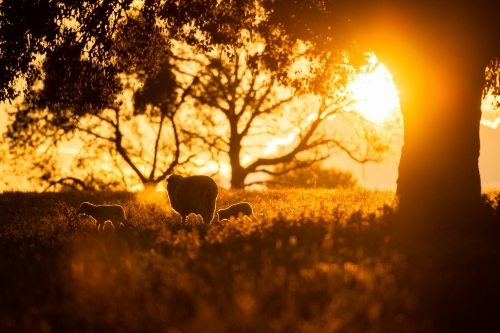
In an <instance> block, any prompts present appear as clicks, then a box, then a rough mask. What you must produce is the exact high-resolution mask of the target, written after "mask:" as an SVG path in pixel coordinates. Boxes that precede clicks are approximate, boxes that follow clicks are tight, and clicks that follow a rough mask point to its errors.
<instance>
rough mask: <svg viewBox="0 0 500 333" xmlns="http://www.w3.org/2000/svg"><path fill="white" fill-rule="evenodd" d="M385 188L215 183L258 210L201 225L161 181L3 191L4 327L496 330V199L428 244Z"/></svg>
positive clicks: (0, 265)
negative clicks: (108, 216)
mask: <svg viewBox="0 0 500 333" xmlns="http://www.w3.org/2000/svg"><path fill="white" fill-rule="evenodd" d="M488 195H489V197H490V198H496V196H497V195H498V193H489V194H488ZM392 198H393V193H392V192H373V191H365V190H354V191H334V190H292V191H285V190H280V191H264V192H244V191H222V192H221V193H220V195H219V197H218V200H217V209H219V208H225V207H227V206H229V205H231V204H234V203H237V202H240V201H248V202H250V203H251V204H252V206H253V207H254V211H255V215H256V216H257V218H258V219H259V221H260V223H258V224H257V223H254V222H252V221H250V220H248V219H245V221H244V222H238V221H233V222H227V223H218V222H212V224H210V225H209V226H208V227H206V226H205V225H204V224H203V222H202V221H201V218H200V217H199V216H194V215H191V216H190V217H188V221H187V223H186V224H185V225H183V224H181V218H180V216H179V215H177V214H176V213H175V212H173V211H172V210H171V208H170V206H169V204H168V199H167V197H166V195H165V194H164V193H157V194H149V195H146V194H142V193H99V192H71V193H45V194H36V193H4V194H0V286H1V287H0V296H1V297H0V331H1V332H135V331H138V332H139V331H140V332H169V333H174V332H176V333H177V332H214V333H215V332H217V333H218V332H460V331H467V330H468V329H469V326H471V327H475V328H477V329H478V330H475V331H477V332H487V331H489V330H490V329H491V332H495V331H497V329H498V328H499V327H500V325H498V322H497V321H496V320H498V319H495V318H497V317H498V313H499V305H498V303H499V302H498V299H499V297H498V296H500V292H499V289H500V288H499V286H500V282H499V281H500V273H499V269H498V266H499V265H498V264H499V263H500V243H499V242H497V239H498V238H495V237H496V235H497V234H498V229H499V228H498V227H497V225H498V216H497V215H496V213H495V207H496V205H497V201H496V199H488V200H486V197H485V213H484V216H478V223H482V222H484V223H490V224H491V225H492V226H493V227H490V229H489V232H488V235H487V236H485V235H484V233H474V232H471V233H470V236H467V235H466V236H463V234H461V236H459V237H458V236H457V237H442V241H440V242H439V243H436V242H429V243H425V242H422V241H421V240H414V241H412V240H410V239H407V238H406V239H398V233H397V232H394V230H399V229H398V226H399V225H400V224H401V223H403V222H404V221H403V222H402V221H399V220H398V219H397V216H396V215H394V213H393V212H392V210H391V208H390V205H391V202H392ZM83 201H90V202H92V203H95V204H120V205H122V206H123V207H124V208H125V212H126V215H127V218H128V220H129V222H130V223H131V225H132V228H131V229H127V228H120V229H117V230H115V229H113V227H112V226H111V225H110V224H106V226H105V228H104V230H103V231H101V232H97V231H95V228H94V222H93V221H92V220H91V219H90V218H87V217H83V216H78V215H76V214H75V210H76V209H77V208H78V206H79V204H80V203H81V202H83ZM485 221H486V222H485ZM423 225H425V223H423ZM395 226H396V227H395ZM405 237H408V235H406V236H405ZM469 331H470V330H469Z"/></svg>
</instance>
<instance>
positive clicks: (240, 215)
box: [217, 202, 259, 222]
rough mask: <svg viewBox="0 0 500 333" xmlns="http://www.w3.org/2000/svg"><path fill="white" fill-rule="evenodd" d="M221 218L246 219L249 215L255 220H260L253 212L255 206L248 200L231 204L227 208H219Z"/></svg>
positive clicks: (218, 213)
mask: <svg viewBox="0 0 500 333" xmlns="http://www.w3.org/2000/svg"><path fill="white" fill-rule="evenodd" d="M217 215H218V217H219V220H220V221H221V220H230V219H231V218H237V219H239V220H240V221H243V220H244V219H245V216H248V218H249V219H251V220H252V221H254V222H259V221H258V220H257V218H256V217H255V215H254V214H253V208H252V206H251V205H250V204H249V203H248V202H240V203H237V204H234V205H232V206H229V207H228V208H226V209H219V211H218V212H217Z"/></svg>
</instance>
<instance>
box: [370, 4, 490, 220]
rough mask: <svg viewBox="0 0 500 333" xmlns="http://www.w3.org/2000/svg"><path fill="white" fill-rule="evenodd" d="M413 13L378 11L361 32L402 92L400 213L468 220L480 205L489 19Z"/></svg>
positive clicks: (469, 11)
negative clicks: (482, 112) (480, 128)
mask: <svg viewBox="0 0 500 333" xmlns="http://www.w3.org/2000/svg"><path fill="white" fill-rule="evenodd" d="M415 6H416V7H408V5H407V6H406V7H404V6H403V7H401V8H397V9H393V10H390V9H388V8H383V11H381V12H379V13H376V14H375V15H374V17H375V18H374V19H373V20H372V21H369V22H368V24H371V26H370V27H369V28H368V29H365V30H364V31H369V33H368V34H367V35H366V36H364V38H366V41H365V42H367V43H371V45H372V48H373V50H374V52H375V53H376V54H377V56H378V57H379V60H380V61H381V62H382V63H384V65H386V67H387V68H388V69H389V71H390V72H391V74H392V76H393V80H394V82H395V85H396V87H397V89H398V90H399V92H400V102H401V109H402V112H403V117H404V131H405V134H404V140H405V142H404V147H403V150H402V156H401V161H400V165H399V177H398V181H397V200H398V204H399V210H400V211H401V212H402V213H407V214H405V215H406V216H407V217H409V218H412V217H414V218H415V221H417V220H423V219H427V220H428V219H432V220H433V221H442V219H445V220H447V221H452V220H453V221H455V222H454V223H456V222H458V221H459V220H464V219H469V220H471V218H473V217H475V216H476V214H477V212H478V208H479V202H480V199H481V182H480V176H479V167H478V157H479V149H480V144H479V124H480V118H481V109H480V106H481V95H482V89H483V86H484V81H485V76H484V70H485V68H486V66H487V65H488V63H489V61H490V60H491V59H492V53H493V52H492V51H494V50H493V49H492V47H491V45H492V44H494V43H495V42H496V40H491V39H490V37H491V35H490V34H489V33H487V32H488V30H487V29H486V30H485V28H483V27H482V24H483V23H482V22H483V21H482V20H484V18H483V16H484V15H485V13H488V11H487V10H486V9H484V8H482V7H481V8H478V6H476V5H473V6H472V7H470V8H469V7H467V8H466V7H463V8H454V11H453V12H451V11H448V10H447V9H446V8H440V7H435V6H434V7H433V5H429V3H424V4H420V3H419V2H416V5H415ZM452 15H453V16H452ZM490 15H491V13H490ZM495 22H496V21H495ZM491 33H493V31H491ZM496 33H497V32H495V34H496Z"/></svg>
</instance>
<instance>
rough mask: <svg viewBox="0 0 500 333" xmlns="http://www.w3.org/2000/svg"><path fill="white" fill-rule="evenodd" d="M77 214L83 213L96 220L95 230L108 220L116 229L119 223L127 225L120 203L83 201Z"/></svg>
mask: <svg viewBox="0 0 500 333" xmlns="http://www.w3.org/2000/svg"><path fill="white" fill-rule="evenodd" d="M77 214H85V215H88V216H90V217H92V218H93V219H94V220H96V227H97V231H99V228H100V227H101V226H102V229H104V223H105V222H106V221H110V222H111V224H112V225H113V227H114V228H115V229H116V228H117V227H118V226H119V225H120V223H122V224H123V225H124V226H126V227H128V226H129V223H128V222H127V219H126V218H125V211H124V210H123V207H122V206H120V205H102V206H98V205H93V204H91V203H90V202H83V203H82V204H81V205H80V208H79V209H78V211H77Z"/></svg>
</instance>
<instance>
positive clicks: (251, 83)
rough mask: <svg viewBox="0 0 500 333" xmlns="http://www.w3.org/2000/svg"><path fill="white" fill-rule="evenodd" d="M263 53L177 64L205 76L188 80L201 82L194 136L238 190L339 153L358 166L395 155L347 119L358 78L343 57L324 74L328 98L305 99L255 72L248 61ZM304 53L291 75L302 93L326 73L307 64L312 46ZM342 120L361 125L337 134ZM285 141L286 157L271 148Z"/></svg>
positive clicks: (253, 49) (366, 126)
mask: <svg viewBox="0 0 500 333" xmlns="http://www.w3.org/2000/svg"><path fill="white" fill-rule="evenodd" d="M254 39H255V40H257V37H255V36H254ZM258 49H259V45H256V43H254V44H252V43H245V42H242V46H241V47H240V48H235V49H234V50H233V51H232V52H231V57H228V56H227V55H225V54H224V53H221V52H215V51H214V52H211V53H210V54H207V55H200V56H198V57H194V56H193V55H188V56H184V57H178V61H179V62H181V63H184V64H183V66H184V67H186V68H198V70H197V71H194V72H192V73H186V74H187V75H188V76H194V77H196V78H197V85H196V87H194V88H193V93H192V97H193V98H194V99H195V107H194V108H193V111H192V116H191V117H190V118H192V119H193V122H197V123H198V126H195V128H196V130H195V131H194V132H190V133H189V135H190V136H191V137H194V138H197V139H198V140H200V141H201V143H200V145H201V144H205V145H207V149H209V150H211V151H212V155H213V156H214V158H215V159H216V160H217V161H218V162H219V163H220V162H227V163H228V164H229V165H230V170H231V177H230V179H231V187H232V188H243V187H245V186H248V185H251V184H252V183H248V182H246V181H245V180H246V178H247V177H248V176H249V175H251V174H255V173H267V174H274V173H275V172H274V171H273V170H272V167H273V166H275V165H278V164H283V163H289V162H292V161H294V162H295V164H294V165H293V167H292V168H291V169H290V170H286V169H283V170H281V171H280V172H281V173H284V172H286V171H291V170H293V169H295V168H299V167H308V166H310V165H312V164H313V163H316V162H318V161H322V160H324V159H326V158H328V157H329V156H331V155H332V154H335V153H339V152H343V153H345V154H347V155H348V156H349V157H350V158H352V159H353V160H355V161H357V162H359V163H367V162H380V161H381V160H383V158H384V157H385V156H386V155H387V154H388V153H389V147H388V145H387V144H386V142H384V140H383V138H382V137H383V135H381V134H382V133H381V132H380V131H377V130H376V129H375V126H374V124H372V123H370V122H369V121H367V120H364V119H363V118H362V117H361V116H359V115H358V116H357V117H356V115H355V114H347V112H346V111H345V107H347V106H349V105H350V103H351V102H352V97H351V96H350V95H349V93H347V87H346V85H347V83H348V81H347V80H345V78H346V77H351V78H352V77H353V76H354V74H355V70H354V69H353V68H352V66H350V65H349V64H348V63H347V60H342V56H343V54H341V53H340V54H337V55H336V57H333V56H332V57H331V58H330V59H328V61H329V62H331V64H328V65H325V66H323V68H324V72H323V73H321V74H322V76H323V77H322V79H321V81H320V82H315V84H316V85H317V86H318V88H317V89H321V93H310V92H309V93H303V92H300V91H298V90H299V88H296V89H293V88H290V87H285V86H283V84H281V83H280V80H279V78H278V76H277V75H275V74H276V72H274V71H271V70H266V69H264V68H261V69H260V70H259V71H255V70H253V68H251V67H249V64H248V62H247V61H246V59H251V58H252V57H254V56H255V54H257V53H258V52H259V51H258ZM303 50H304V51H303V53H301V54H296V55H294V56H295V57H296V62H291V63H290V66H291V67H290V69H289V70H290V71H294V78H293V80H294V82H293V83H294V85H295V86H297V87H299V86H300V84H301V83H303V82H304V81H305V80H306V77H307V76H308V75H310V73H311V70H310V69H311V68H316V67H321V65H322V64H321V63H317V62H314V61H313V62H305V60H306V57H305V54H307V47H306V46H305V45H304V46H303ZM174 56H175V54H174ZM186 63H188V64H189V63H191V65H188V64H186ZM192 63H194V64H192ZM297 64H300V65H301V66H300V69H297V67H298V66H296V65H297ZM332 64H333V65H332ZM301 71H302V72H301ZM191 80H192V79H191ZM290 82H292V81H290ZM335 117H339V118H342V117H344V118H348V119H349V120H354V118H356V124H355V125H352V124H349V123H348V122H347V121H346V122H345V123H344V125H345V127H346V128H344V129H342V128H338V126H337V125H336V123H335V122H334V121H333V119H334V118H335ZM384 134H386V133H384ZM283 138H288V139H287V141H288V142H287V143H286V144H281V145H280V147H279V149H278V147H274V148H275V149H272V148H273V147H270V146H269V143H272V142H275V141H278V140H280V139H281V140H283Z"/></svg>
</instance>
